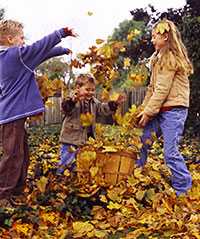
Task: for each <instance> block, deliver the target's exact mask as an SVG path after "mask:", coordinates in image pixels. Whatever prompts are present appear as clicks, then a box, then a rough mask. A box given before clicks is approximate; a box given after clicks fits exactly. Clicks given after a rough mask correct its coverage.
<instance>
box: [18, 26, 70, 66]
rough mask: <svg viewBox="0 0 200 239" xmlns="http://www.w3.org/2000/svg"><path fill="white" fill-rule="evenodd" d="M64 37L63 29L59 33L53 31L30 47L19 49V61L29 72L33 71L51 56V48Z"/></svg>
mask: <svg viewBox="0 0 200 239" xmlns="http://www.w3.org/2000/svg"><path fill="white" fill-rule="evenodd" d="M66 36H67V35H66V34H65V32H64V29H60V30H59V31H55V32H53V33H52V34H50V35H48V36H45V37H44V38H42V39H41V40H39V41H36V42H35V43H33V44H32V45H29V46H23V47H21V48H19V57H20V60H21V61H23V64H25V65H26V66H27V67H29V68H30V69H31V70H34V69H35V68H36V67H37V66H38V65H39V64H40V63H41V62H42V61H43V60H44V59H45V58H46V56H47V55H48V54H50V55H51V54H52V53H51V52H50V51H51V50H52V48H53V47H54V46H55V45H57V44H58V43H59V42H60V41H61V39H62V38H64V37H66ZM53 53H54V52H53ZM60 53H61V52H60Z"/></svg>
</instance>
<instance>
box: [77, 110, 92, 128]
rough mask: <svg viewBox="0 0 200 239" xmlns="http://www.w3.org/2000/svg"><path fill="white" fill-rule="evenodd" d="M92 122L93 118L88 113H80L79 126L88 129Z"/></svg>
mask: <svg viewBox="0 0 200 239" xmlns="http://www.w3.org/2000/svg"><path fill="white" fill-rule="evenodd" d="M93 120H94V116H93V115H92V114H91V113H89V112H87V113H82V114H81V116H80V121H81V125H82V126H83V127H88V126H90V125H92V123H93Z"/></svg>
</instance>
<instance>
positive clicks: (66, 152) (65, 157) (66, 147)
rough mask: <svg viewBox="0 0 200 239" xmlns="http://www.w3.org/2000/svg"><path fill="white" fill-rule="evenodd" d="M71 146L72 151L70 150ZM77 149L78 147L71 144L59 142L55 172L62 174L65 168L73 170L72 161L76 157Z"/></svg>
mask: <svg viewBox="0 0 200 239" xmlns="http://www.w3.org/2000/svg"><path fill="white" fill-rule="evenodd" d="M72 147H73V149H74V150H73V151H72ZM77 151H78V147H77V146H75V145H73V144H61V147H60V161H59V163H58V169H57V173H58V174H62V173H63V172H64V171H65V169H66V168H69V169H70V170H73V169H74V167H75V165H74V161H75V158H76V154H77Z"/></svg>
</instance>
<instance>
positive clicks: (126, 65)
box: [124, 57, 131, 68]
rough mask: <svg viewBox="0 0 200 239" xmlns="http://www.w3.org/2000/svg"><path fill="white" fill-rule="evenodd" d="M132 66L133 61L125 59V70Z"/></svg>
mask: <svg viewBox="0 0 200 239" xmlns="http://www.w3.org/2000/svg"><path fill="white" fill-rule="evenodd" d="M130 65H131V59H130V58H128V57H126V58H124V68H128V67H129V66H130Z"/></svg>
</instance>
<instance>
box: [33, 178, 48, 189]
mask: <svg viewBox="0 0 200 239" xmlns="http://www.w3.org/2000/svg"><path fill="white" fill-rule="evenodd" d="M47 183H48V178H46V177H44V176H42V177H41V178H40V179H39V180H38V181H37V182H36V185H37V187H38V189H39V190H40V192H41V193H44V192H45V190H46V185H47Z"/></svg>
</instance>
